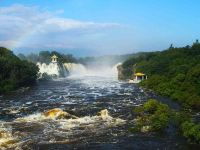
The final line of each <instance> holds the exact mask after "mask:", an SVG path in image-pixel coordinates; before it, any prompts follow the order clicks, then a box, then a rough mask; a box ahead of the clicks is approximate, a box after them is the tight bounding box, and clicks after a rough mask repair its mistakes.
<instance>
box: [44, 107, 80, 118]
mask: <svg viewBox="0 0 200 150" xmlns="http://www.w3.org/2000/svg"><path fill="white" fill-rule="evenodd" d="M44 116H45V117H48V118H51V119H77V118H78V117H76V116H74V115H71V114H69V113H68V112H65V111H63V110H62V109H59V108H54V109H51V110H48V111H46V112H44Z"/></svg>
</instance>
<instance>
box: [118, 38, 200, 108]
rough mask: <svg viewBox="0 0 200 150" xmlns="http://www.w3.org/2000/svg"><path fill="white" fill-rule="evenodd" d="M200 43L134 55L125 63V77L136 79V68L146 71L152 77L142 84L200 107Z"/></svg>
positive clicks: (179, 100) (139, 70) (123, 66)
mask: <svg viewBox="0 0 200 150" xmlns="http://www.w3.org/2000/svg"><path fill="white" fill-rule="evenodd" d="M199 60H200V44H199V42H198V40H197V41H196V42H195V43H194V44H193V45H192V46H186V47H182V48H174V47H173V46H172V45H171V46H170V48H169V49H167V50H165V51H162V52H149V53H143V54H142V55H140V56H139V57H137V58H130V59H128V60H127V61H125V62H124V63H123V65H122V68H123V69H122V74H123V77H124V78H125V79H130V78H132V75H133V70H134V69H133V67H134V65H136V71H137V72H144V73H145V74H147V75H148V77H149V78H148V80H146V81H143V82H142V83H141V85H142V86H143V87H145V88H147V89H152V90H153V91H155V92H156V93H158V94H160V95H164V96H168V97H170V98H172V99H174V100H176V101H178V102H180V103H182V104H183V105H184V106H186V107H191V108H193V109H200V61H199Z"/></svg>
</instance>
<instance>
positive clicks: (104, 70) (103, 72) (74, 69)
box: [37, 62, 120, 78]
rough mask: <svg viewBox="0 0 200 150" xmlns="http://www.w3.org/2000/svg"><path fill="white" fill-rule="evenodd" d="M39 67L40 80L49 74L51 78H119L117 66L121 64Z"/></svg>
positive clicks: (68, 64)
mask: <svg viewBox="0 0 200 150" xmlns="http://www.w3.org/2000/svg"><path fill="white" fill-rule="evenodd" d="M37 65H38V67H39V74H40V78H42V77H43V76H42V75H43V74H44V73H45V74H47V75H49V76H51V77H67V76H73V77H80V76H100V77H113V78H117V66H118V65H120V63H118V64H116V65H114V66H113V67H110V66H92V67H91V66H87V67H85V66H84V65H83V64H77V63H63V64H61V65H60V64H59V63H50V64H48V65H47V64H45V63H40V62H38V63H37Z"/></svg>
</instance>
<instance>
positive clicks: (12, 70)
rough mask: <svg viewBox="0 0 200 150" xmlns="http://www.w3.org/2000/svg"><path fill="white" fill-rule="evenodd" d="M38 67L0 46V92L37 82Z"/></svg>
mask: <svg viewBox="0 0 200 150" xmlns="http://www.w3.org/2000/svg"><path fill="white" fill-rule="evenodd" d="M37 72H38V67H37V66H36V65H35V64H33V63H30V62H28V61H26V60H20V59H19V58H18V57H17V56H15V55H14V54H13V53H12V52H11V51H10V50H8V49H6V48H4V47H0V94H2V93H6V92H9V91H12V90H15V89H17V88H19V87H23V86H30V85H31V84H33V83H35V81H36V78H37Z"/></svg>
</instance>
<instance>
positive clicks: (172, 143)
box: [0, 76, 193, 150]
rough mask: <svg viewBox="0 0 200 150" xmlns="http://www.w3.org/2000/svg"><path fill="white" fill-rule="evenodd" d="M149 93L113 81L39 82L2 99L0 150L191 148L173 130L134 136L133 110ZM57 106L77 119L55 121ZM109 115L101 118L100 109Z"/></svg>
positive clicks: (88, 78)
mask: <svg viewBox="0 0 200 150" xmlns="http://www.w3.org/2000/svg"><path fill="white" fill-rule="evenodd" d="M155 97H156V96H155V95H153V94H149V93H146V92H144V91H143V90H142V89H141V88H139V87H138V86H136V85H134V84H128V83H124V82H119V81H117V80H116V79H115V78H111V77H97V76H96V77H95V76H82V77H68V78H65V79H57V80H53V81H43V82H38V84H37V85H36V86H35V87H32V88H30V89H28V90H26V91H25V92H20V91H18V92H15V93H12V94H9V95H6V96H1V97H0V149H23V150H24V149H25V150H26V149H27V150H28V149H33V150H55V149H60V150H66V149H106V150H110V149H145V150H146V149H169V150H172V149H193V146H191V145H187V144H186V141H185V140H184V139H182V138H180V137H179V136H178V135H175V134H174V133H173V131H169V133H167V134H165V135H156V134H133V133H130V132H129V131H128V129H129V128H130V127H132V126H133V123H132V120H133V119H134V117H135V116H134V115H133V114H132V113H131V112H132V111H131V110H132V109H133V107H134V106H139V105H141V104H143V103H144V102H145V101H146V100H147V99H149V98H155ZM54 108H59V110H62V111H63V112H67V113H69V114H71V115H74V116H77V118H74V119H67V118H56V117H55V118H53V117H48V116H45V115H44V112H46V111H49V110H51V109H54ZM105 109H107V110H108V115H107V116H105V117H104V116H103V117H101V116H99V115H97V113H98V112H100V111H101V110H105Z"/></svg>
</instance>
